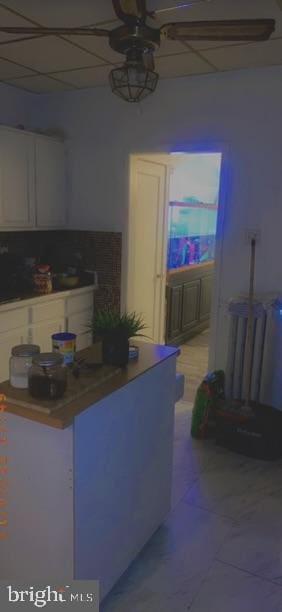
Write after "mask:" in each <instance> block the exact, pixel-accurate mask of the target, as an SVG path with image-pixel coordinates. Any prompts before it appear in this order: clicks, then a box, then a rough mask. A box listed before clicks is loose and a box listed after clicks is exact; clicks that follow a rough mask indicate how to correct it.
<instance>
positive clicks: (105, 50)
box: [64, 24, 123, 65]
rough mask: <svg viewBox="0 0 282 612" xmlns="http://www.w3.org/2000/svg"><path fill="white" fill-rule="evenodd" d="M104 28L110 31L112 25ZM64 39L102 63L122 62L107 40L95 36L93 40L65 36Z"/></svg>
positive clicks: (84, 37) (121, 58) (119, 55)
mask: <svg viewBox="0 0 282 612" xmlns="http://www.w3.org/2000/svg"><path fill="white" fill-rule="evenodd" d="M103 27H104V26H103ZM105 27H106V29H109V30H110V29H111V28H112V27H113V25H112V24H111V25H110V26H109V27H108V26H105ZM64 38H65V39H66V40H69V41H71V42H75V43H77V44H79V45H80V46H81V47H83V48H84V49H86V50H87V51H90V52H91V53H94V54H96V55H97V56H98V57H100V58H102V60H104V63H106V62H110V63H111V64H118V63H120V61H123V56H122V55H121V54H120V53H116V51H114V50H113V49H112V48H111V47H110V45H109V41H108V38H98V37H95V36H93V38H92V37H89V36H66V37H64ZM99 63H100V64H101V63H102V62H101V61H100V62H99ZM97 64H98V62H97ZM93 65H94V62H93Z"/></svg>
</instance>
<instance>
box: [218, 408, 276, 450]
mask: <svg viewBox="0 0 282 612" xmlns="http://www.w3.org/2000/svg"><path fill="white" fill-rule="evenodd" d="M251 406H252V407H253V410H254V415H253V416H246V415H243V414H240V412H238V413H236V411H234V412H232V411H229V410H219V411H218V412H217V416H216V443H217V444H219V445H220V446H224V447H225V448H229V449H230V450H232V451H235V452H237V453H242V454H244V455H247V456H248V457H254V458H256V459H266V460H274V459H279V458H280V457H282V412H281V411H280V410H276V409H275V408H273V407H271V406H265V405H261V404H258V405H256V404H255V403H253V402H251Z"/></svg>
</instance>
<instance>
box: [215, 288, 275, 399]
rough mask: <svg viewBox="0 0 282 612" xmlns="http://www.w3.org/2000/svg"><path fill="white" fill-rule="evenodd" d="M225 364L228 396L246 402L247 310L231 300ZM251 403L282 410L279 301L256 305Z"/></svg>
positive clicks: (257, 301) (241, 304) (259, 302)
mask: <svg viewBox="0 0 282 612" xmlns="http://www.w3.org/2000/svg"><path fill="white" fill-rule="evenodd" d="M228 311H229V315H230V324H229V336H228V351H227V364H226V372H225V373H226V383H225V392H226V396H227V397H228V398H230V399H238V400H242V401H243V400H244V398H245V397H246V388H245V381H244V368H245V364H246V337H247V321H248V306H247V302H246V301H241V302H240V301H239V299H236V300H232V301H230V303H229V307H228ZM252 344H253V360H252V378H251V399H252V400H254V401H257V402H260V403H262V404H268V405H270V406H274V407H275V408H278V409H280V410H282V304H280V302H279V301H278V300H277V297H276V299H271V300H268V301H267V300H266V301H265V302H262V301H259V300H256V301H255V303H254V326H253V338H252Z"/></svg>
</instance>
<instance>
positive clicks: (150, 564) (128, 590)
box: [101, 502, 233, 612]
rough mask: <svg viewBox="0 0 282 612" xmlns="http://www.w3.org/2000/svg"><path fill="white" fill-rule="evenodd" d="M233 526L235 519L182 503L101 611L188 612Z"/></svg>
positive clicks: (144, 550)
mask: <svg viewBox="0 0 282 612" xmlns="http://www.w3.org/2000/svg"><path fill="white" fill-rule="evenodd" d="M232 526H233V521H230V520H229V519H223V518H222V517H218V516H217V515H215V514H212V513H210V512H207V511H205V510H201V509H199V508H195V507H193V506H188V505H187V504H183V503H181V502H180V503H179V504H178V506H177V508H176V509H175V511H174V512H172V513H171V515H170V518H169V519H168V520H167V521H166V522H165V523H164V525H163V526H162V527H160V529H159V530H158V531H157V532H156V534H155V535H154V536H153V537H152V538H151V540H150V542H149V543H148V544H147V546H146V547H145V548H144V549H143V551H142V552H141V554H140V555H139V556H138V558H137V559H136V561H134V562H133V563H132V564H131V566H130V568H129V569H128V570H127V572H126V573H125V574H124V576H123V577H122V578H121V580H120V581H119V582H118V583H117V585H116V586H115V587H114V589H113V590H112V592H111V593H110V594H109V596H108V597H107V598H106V600H105V602H104V603H103V605H102V608H101V612H145V611H146V612H157V611H161V612H172V611H173V610H175V611H177V612H184V611H185V612H186V610H187V609H188V607H189V606H190V605H191V603H192V601H193V598H194V597H195V595H196V593H197V591H198V589H199V588H200V586H201V583H202V581H203V579H204V577H205V575H206V574H207V572H208V571H209V569H210V567H211V564H212V562H213V560H214V558H215V556H216V554H217V552H218V550H219V548H220V546H221V544H222V543H223V541H224V540H225V538H226V537H227V536H228V534H229V532H230V529H231V527H232Z"/></svg>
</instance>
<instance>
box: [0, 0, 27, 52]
mask: <svg viewBox="0 0 282 612" xmlns="http://www.w3.org/2000/svg"><path fill="white" fill-rule="evenodd" d="M0 23H1V25H2V26H6V27H9V28H10V27H12V28H13V27H18V26H19V27H25V26H30V25H31V24H30V22H29V21H27V20H26V19H22V18H21V17H18V16H17V15H14V14H13V13H10V11H7V10H6V9H4V8H2V7H1V6H0ZM24 37H25V36H24V35H22V34H20V35H19V34H3V33H2V32H0V43H1V42H11V41H13V40H15V39H17V38H24Z"/></svg>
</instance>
